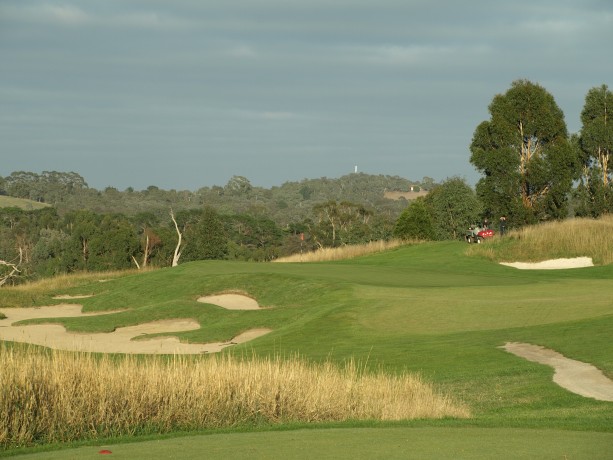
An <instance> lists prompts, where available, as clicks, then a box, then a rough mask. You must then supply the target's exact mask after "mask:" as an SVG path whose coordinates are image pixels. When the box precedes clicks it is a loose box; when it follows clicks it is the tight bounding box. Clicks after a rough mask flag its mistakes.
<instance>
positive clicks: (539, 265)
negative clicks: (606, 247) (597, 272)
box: [500, 257, 594, 270]
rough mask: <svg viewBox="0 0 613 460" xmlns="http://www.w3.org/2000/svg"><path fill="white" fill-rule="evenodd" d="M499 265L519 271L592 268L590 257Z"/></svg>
mask: <svg viewBox="0 0 613 460" xmlns="http://www.w3.org/2000/svg"><path fill="white" fill-rule="evenodd" d="M500 265H506V266H508V267H514V268H519V269H521V270H559V269H565V268H583V267H593V266H594V262H592V258H591V257H574V258H572V259H551V260H544V261H542V262H534V263H532V262H500Z"/></svg>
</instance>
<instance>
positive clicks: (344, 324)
mask: <svg viewBox="0 0 613 460" xmlns="http://www.w3.org/2000/svg"><path fill="white" fill-rule="evenodd" d="M465 251H466V245H465V244H462V243H453V242H448V243H432V244H423V245H417V246H409V247H402V248H398V249H395V250H392V251H390V252H387V253H381V254H376V255H372V256H367V257H362V258H358V259H353V260H350V261H339V262H326V263H312V264H291V263H288V264H264V263H260V264H254V263H240V262H220V261H202V262H195V263H189V264H183V265H181V266H179V267H175V268H172V269H162V270H157V271H151V272H146V273H136V274H130V275H128V276H124V277H119V278H114V279H111V280H109V281H107V282H104V283H100V282H99V281H98V280H96V279H95V278H94V279H91V278H89V279H87V280H83V281H82V283H83V284H80V285H77V286H73V287H71V288H69V289H65V290H62V289H60V288H55V290H54V291H38V292H37V291H30V292H29V293H28V291H24V290H21V291H17V290H10V289H9V290H5V291H2V292H1V293H0V300H6V302H8V304H11V305H19V304H23V305H24V306H26V305H33V304H35V305H44V304H50V303H59V301H53V300H52V299H51V296H52V295H54V294H94V297H91V298H87V299H80V300H78V301H75V302H78V303H82V304H84V305H85V309H86V310H87V311H94V310H96V311H100V310H112V309H117V308H129V310H128V311H126V312H123V313H117V314H111V315H107V316H103V317H96V318H94V317H90V318H79V319H65V320H62V322H63V323H64V324H65V325H66V326H67V327H68V328H69V329H70V330H74V331H101V332H102V331H111V330H113V328H115V327H119V326H126V325H131V324H138V323H142V322H146V321H151V320H155V319H164V318H194V319H197V320H198V321H199V322H200V324H201V326H202V328H201V329H200V330H196V331H190V332H185V333H179V334H176V335H177V336H179V337H181V339H182V340H185V341H190V342H208V341H216V340H227V339H229V338H231V337H233V336H235V335H236V334H237V333H240V332H241V331H243V330H246V329H249V328H252V327H269V328H272V329H273V330H274V331H273V332H272V333H271V334H269V335H267V336H264V337H261V338H259V339H257V340H255V341H253V342H250V343H248V344H244V345H241V346H237V347H236V348H233V349H229V351H228V352H229V353H246V352H248V353H255V354H257V355H262V356H266V355H286V356H288V355H291V354H294V353H299V354H300V355H301V356H302V357H304V358H307V359H309V360H313V361H324V360H326V359H332V360H334V361H338V362H344V361H346V360H347V359H349V358H355V359H356V360H358V361H361V362H362V363H364V365H365V366H366V367H367V368H371V369H381V368H382V369H385V370H387V371H389V372H392V373H395V372H400V371H402V370H410V371H416V372H418V373H420V374H421V375H423V376H424V377H425V378H426V380H429V381H433V382H435V384H436V385H437V386H438V387H439V388H441V389H442V390H444V391H445V392H448V393H450V394H451V395H452V396H453V397H455V398H457V399H460V400H461V401H464V402H466V403H468V404H469V405H470V407H471V409H472V411H473V414H474V418H473V419H471V420H469V421H461V420H447V421H444V422H434V421H432V422H428V421H425V422H423V424H424V425H430V426H440V425H443V426H447V427H460V426H464V427H467V426H473V427H475V426H480V427H488V428H493V427H496V428H521V429H526V428H537V429H547V430H550V429H565V430H575V431H602V432H609V433H611V432H613V425H612V424H611V420H612V419H613V404H612V403H608V402H599V401H596V400H593V399H589V398H584V397H581V396H578V395H575V394H573V393H570V392H568V391H566V390H564V389H562V388H560V387H558V386H557V385H555V384H554V383H553V382H552V374H553V369H551V368H549V367H547V366H542V365H539V364H536V363H532V362H528V361H525V360H523V359H520V358H518V357H516V356H514V355H511V354H509V353H506V352H504V351H503V350H501V349H500V348H499V347H500V346H501V345H503V344H504V343H505V342H507V341H526V342H530V343H535V344H539V345H544V346H547V347H550V348H554V349H555V350H557V351H559V352H561V353H563V354H565V355H566V356H568V357H569V358H573V359H578V360H581V361H585V362H589V363H592V364H594V365H595V366H597V367H599V368H600V369H602V370H603V371H604V373H605V374H606V375H608V376H609V377H613V342H612V341H611V331H612V330H613V283H611V278H613V266H612V265H607V266H600V267H593V268H583V269H572V270H552V271H522V270H517V269H514V268H510V267H504V266H500V265H498V264H496V263H494V262H491V261H489V260H485V259H482V258H478V257H467V256H466V255H465ZM224 291H241V292H244V293H248V294H249V295H251V296H253V297H254V298H256V299H257V300H258V302H259V303H260V305H262V306H265V307H270V308H267V309H265V310H261V311H228V310H224V309H222V308H220V307H216V306H213V305H206V304H200V303H198V302H197V301H196V299H197V298H198V297H199V296H201V295H206V294H213V293H220V292H224ZM0 303H1V304H3V305H6V304H7V303H5V302H4V301H2V302H0ZM437 429H442V428H437ZM448 429H449V428H446V429H444V430H443V429H442V430H443V431H442V432H441V433H447V432H448V431H446V430H448ZM539 431H540V430H539ZM358 436H359V435H358ZM559 436H560V435H558V434H556V435H555V437H556V438H557V437H559ZM607 439H609V438H607ZM493 444H496V442H493ZM535 444H538V442H536V443H535ZM588 444H589V442H588ZM537 456H538V455H537ZM570 457H572V455H570ZM477 458H478V457H477ZM490 458H491V456H490ZM516 458H521V457H516ZM543 458H544V457H543ZM594 458H596V457H594Z"/></svg>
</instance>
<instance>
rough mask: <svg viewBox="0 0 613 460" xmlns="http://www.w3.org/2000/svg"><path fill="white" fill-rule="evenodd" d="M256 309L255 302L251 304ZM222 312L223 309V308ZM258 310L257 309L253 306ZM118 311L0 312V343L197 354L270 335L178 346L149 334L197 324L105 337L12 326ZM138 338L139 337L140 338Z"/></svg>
mask: <svg viewBox="0 0 613 460" xmlns="http://www.w3.org/2000/svg"><path fill="white" fill-rule="evenodd" d="M214 297H215V299H211V298H209V299H208V300H207V303H214V302H213V300H215V301H216V302H217V303H216V305H219V306H221V307H224V304H230V305H233V307H232V309H240V308H239V307H237V302H238V304H239V305H240V301H242V302H244V303H245V304H246V305H248V308H246V309H250V310H251V309H255V308H254V307H253V303H254V302H255V300H254V299H251V298H249V297H246V296H243V297H245V299H238V296H237V295H236V294H232V295H231V297H228V298H226V297H225V295H220V296H214ZM255 305H256V306H257V302H255ZM224 308H226V307H224ZM257 308H259V306H257ZM118 311H121V310H115V311H109V312H102V313H100V312H95V313H83V312H82V306H81V305H75V304H61V305H54V306H49V307H34V308H5V309H0V312H2V313H3V314H4V315H5V316H6V318H5V319H2V320H0V340H6V341H13V342H21V343H31V344H35V345H42V346H45V347H49V348H53V349H56V350H66V351H84V352H97V353H125V354H199V353H216V352H219V351H221V350H223V349H224V348H226V347H230V346H232V345H236V344H239V343H245V342H248V341H250V340H254V339H256V338H258V337H261V336H263V335H265V334H268V333H269V332H271V330H270V329H265V328H258V329H250V330H248V331H245V332H243V333H241V334H239V335H237V336H236V337H233V338H232V339H230V340H229V341H227V342H212V343H204V344H198V343H181V342H180V341H179V339H178V338H177V337H163V336H162V337H153V338H147V337H146V336H147V335H150V334H160V333H162V334H163V333H173V332H184V331H191V330H195V329H199V328H200V324H199V323H198V322H197V321H194V320H193V319H172V320H163V321H154V322H149V323H144V324H139V325H136V326H128V327H120V328H117V329H116V330H115V331H113V332H109V333H72V332H68V331H66V329H65V328H64V326H62V325H59V324H36V325H16V324H15V323H17V322H19V321H22V320H26V319H34V318H46V319H47V318H48V319H50V320H51V321H52V320H53V319H54V318H68V317H81V316H98V315H105V314H111V313H117V312H118ZM139 337H143V338H140V339H139Z"/></svg>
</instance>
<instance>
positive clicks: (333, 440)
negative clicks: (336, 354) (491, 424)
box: [19, 427, 613, 460]
mask: <svg viewBox="0 0 613 460" xmlns="http://www.w3.org/2000/svg"><path fill="white" fill-rule="evenodd" d="M612 445H613V434H612V433H589V432H576V431H560V430H526V429H511V430H509V429H499V428H490V429H484V428H419V427H417V428H406V427H391V428H331V429H319V430H304V429H302V430H294V431H272V432H270V431H269V432H259V433H226V434H214V435H202V436H186V437H179V438H173V439H166V440H151V441H144V442H140V443H126V444H112V445H95V446H86V447H79V448H75V449H69V450H61V451H55V452H53V451H51V452H41V453H37V454H29V455H23V456H19V458H20V459H24V460H25V459H46V460H56V459H57V460H60V459H62V460H64V459H82V460H86V459H99V458H101V455H100V453H99V452H100V451H102V450H107V451H110V452H111V454H110V456H109V457H110V458H113V459H131V460H132V459H133V460H137V459H151V458H168V459H170V458H176V459H179V458H180V459H182V460H183V459H184V460H188V459H202V458H206V459H211V460H214V459H220V460H225V459H228V458H249V459H271V458H286V459H290V458H291V459H313V458H317V459H347V458H351V459H419V460H428V459H433V460H442V459H454V460H455V459H458V458H462V459H483V460H486V459H487V460H490V459H494V458H495V459H514V460H521V459H535V458H538V459H565V458H568V459H589V460H598V459H610V458H611V456H610V454H611V446H612Z"/></svg>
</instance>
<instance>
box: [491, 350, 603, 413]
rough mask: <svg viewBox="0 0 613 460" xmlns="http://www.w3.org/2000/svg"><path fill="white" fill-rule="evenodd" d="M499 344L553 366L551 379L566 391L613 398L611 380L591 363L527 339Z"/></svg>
mask: <svg viewBox="0 0 613 460" xmlns="http://www.w3.org/2000/svg"><path fill="white" fill-rule="evenodd" d="M501 348H504V349H505V350H506V351H508V352H509V353H513V354H514V355H517V356H519V357H521V358H525V359H527V360H528V361H533V362H536V363H540V364H546V365H547V366H551V367H553V368H554V369H555V373H554V375H553V381H554V382H555V383H557V384H558V385H560V386H561V387H562V388H565V389H567V390H568V391H572V392H573V393H576V394H578V395H581V396H585V397H587V398H594V399H598V400H600V401H613V381H612V380H611V379H609V378H607V377H606V376H605V375H604V374H603V373H602V371H601V370H600V369H597V368H596V367H594V366H592V365H591V364H587V363H583V362H581V361H576V360H574V359H569V358H566V357H565V356H564V355H562V354H560V353H558V352H557V351H554V350H550V349H547V348H545V347H541V346H538V345H532V344H530V343H516V342H509V343H507V344H505V346H504V347H501Z"/></svg>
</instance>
